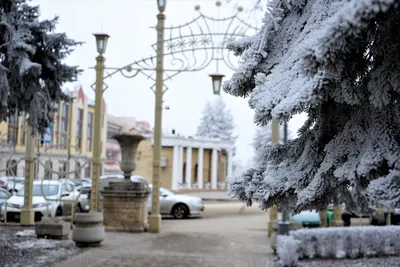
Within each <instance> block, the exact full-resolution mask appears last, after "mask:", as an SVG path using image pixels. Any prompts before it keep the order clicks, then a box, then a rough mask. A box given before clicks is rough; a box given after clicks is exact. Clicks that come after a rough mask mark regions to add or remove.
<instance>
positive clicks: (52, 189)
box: [17, 184, 59, 197]
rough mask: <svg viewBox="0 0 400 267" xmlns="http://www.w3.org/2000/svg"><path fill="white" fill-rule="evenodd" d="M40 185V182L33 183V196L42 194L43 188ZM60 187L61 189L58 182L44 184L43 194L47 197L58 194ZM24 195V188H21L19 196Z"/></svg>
mask: <svg viewBox="0 0 400 267" xmlns="http://www.w3.org/2000/svg"><path fill="white" fill-rule="evenodd" d="M40 187H41V185H40V184H35V185H33V196H34V197H40V196H42V190H41V188H40ZM58 189H59V185H58V184H43V194H44V195H45V196H46V197H50V196H56V195H57V194H58ZM23 195H24V188H21V189H20V190H19V191H18V193H17V196H23Z"/></svg>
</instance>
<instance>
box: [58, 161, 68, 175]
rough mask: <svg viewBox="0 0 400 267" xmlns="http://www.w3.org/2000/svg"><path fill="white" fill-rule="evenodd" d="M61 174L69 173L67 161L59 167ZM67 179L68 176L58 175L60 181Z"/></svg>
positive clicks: (61, 162)
mask: <svg viewBox="0 0 400 267" xmlns="http://www.w3.org/2000/svg"><path fill="white" fill-rule="evenodd" d="M58 171H59V172H66V171H67V162H66V161H60V166H59V167H58ZM62 178H66V175H65V174H64V175H63V174H60V175H58V179H62Z"/></svg>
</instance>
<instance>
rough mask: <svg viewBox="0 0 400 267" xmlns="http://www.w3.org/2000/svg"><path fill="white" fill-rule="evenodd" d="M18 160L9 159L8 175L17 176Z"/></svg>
mask: <svg viewBox="0 0 400 267" xmlns="http://www.w3.org/2000/svg"><path fill="white" fill-rule="evenodd" d="M16 163H17V161H16V160H15V159H12V160H8V161H7V170H6V176H17V169H18V168H17V167H18V166H17V164H16Z"/></svg>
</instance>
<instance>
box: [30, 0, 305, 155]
mask: <svg viewBox="0 0 400 267" xmlns="http://www.w3.org/2000/svg"><path fill="white" fill-rule="evenodd" d="M33 3H34V4H39V5H40V9H41V15H42V18H52V17H54V16H55V15H57V16H59V17H60V19H59V24H58V26H57V31H58V32H66V33H67V35H68V36H69V37H70V38H73V39H75V40H77V41H82V42H84V43H85V44H83V45H82V46H80V47H78V48H77V49H76V51H75V52H74V53H73V54H72V55H71V56H70V57H69V58H68V60H67V62H68V63H69V64H72V65H79V66H80V67H81V68H82V69H83V70H84V73H83V74H82V75H81V76H80V77H79V83H78V84H81V85H82V88H83V90H84V92H85V94H86V95H88V96H89V98H92V99H94V93H93V90H92V89H91V88H90V86H91V85H92V84H93V83H94V81H95V73H94V70H92V69H89V68H90V67H93V66H94V65H95V57H96V54H97V52H96V45H95V39H94V37H93V35H92V34H93V33H97V32H104V33H107V34H109V35H110V36H111V38H110V39H109V42H108V47H107V51H106V53H105V57H106V67H110V68H120V67H122V66H125V65H127V64H130V63H133V62H135V61H137V60H140V59H142V58H146V57H149V56H154V55H155V53H154V50H153V49H152V47H151V45H152V44H154V43H155V41H156V31H155V30H154V29H151V28H150V27H151V26H155V25H156V22H157V19H156V15H157V13H158V10H157V2H156V1H155V0H35V1H33ZM236 3H237V4H238V5H240V6H243V7H244V9H245V11H244V12H242V13H241V16H240V17H241V18H243V19H244V21H246V22H247V23H249V24H251V25H253V26H256V27H259V26H260V24H261V19H262V16H263V14H262V13H261V12H252V13H251V14H250V13H249V12H248V11H247V9H249V8H250V7H251V5H252V3H253V1H251V0H245V1H236ZM196 5H200V11H202V12H203V13H204V14H205V15H207V16H210V17H219V18H223V17H226V16H231V15H232V14H233V13H234V12H235V10H236V9H235V5H234V4H229V5H227V4H225V3H223V5H222V6H221V7H220V8H217V7H216V5H215V1H212V0H200V1H199V0H197V1H191V0H168V3H167V9H166V12H165V14H166V16H167V17H166V26H171V25H174V26H177V25H180V24H184V23H186V22H189V21H191V20H192V19H193V18H195V17H197V16H198V13H197V12H196V11H195V10H194V7H195V6H196ZM204 25H205V24H201V25H200V27H201V28H202V30H203V32H207V29H206V27H204ZM196 27H197V28H196V29H194V28H193V30H194V31H196V32H199V29H200V28H199V27H198V26H196ZM226 27H227V24H226V23H222V22H220V23H209V28H210V31H209V32H222V31H224V30H225V29H226ZM248 34H254V30H253V31H250V30H249V32H248ZM167 35H168V34H167ZM168 38H169V36H166V39H168ZM165 49H166V51H168V49H167V47H165ZM215 57H217V55H215ZM204 59H205V54H204V53H203V52H199V53H197V54H196V60H197V63H196V64H198V65H199V64H200V63H199V62H200V61H201V60H204ZM165 62H166V63H165V64H166V66H171V58H170V57H169V58H166V59H165ZM192 62H193V60H192ZM172 67H174V66H172ZM175 68H176V65H175ZM109 71H110V70H108V72H109ZM215 72H216V63H215V62H212V63H210V65H209V66H208V67H207V68H205V69H203V70H200V71H195V72H185V73H180V74H179V75H177V76H176V77H174V78H173V79H172V80H170V81H167V82H166V86H168V88H169V90H168V91H167V92H166V93H165V95H164V101H165V105H168V106H169V107H170V109H169V110H166V111H165V112H164V113H163V129H164V130H165V131H171V130H172V129H175V130H176V131H177V132H178V133H180V134H183V135H192V134H194V133H195V132H196V128H197V126H198V123H199V119H200V117H201V112H202V110H203V107H204V105H205V103H206V102H207V101H208V100H211V99H212V98H213V94H212V84H211V78H210V77H209V76H208V75H209V74H211V73H215ZM218 72H220V73H222V74H224V75H226V77H225V79H228V78H229V77H230V76H231V75H232V73H233V72H232V70H231V69H230V68H229V67H227V66H225V65H224V64H223V63H220V64H219V68H218ZM106 83H107V85H108V86H109V88H108V89H107V91H106V92H105V95H104V97H105V101H106V103H107V105H108V113H109V114H112V115H116V116H134V117H136V118H137V120H145V121H149V122H150V124H151V125H154V93H153V92H152V91H151V90H150V89H149V88H150V87H151V86H153V84H154V82H153V81H151V80H149V79H147V78H146V76H144V75H142V74H139V75H137V76H136V77H135V78H132V79H129V78H125V77H124V76H122V75H121V74H119V73H117V74H115V75H113V77H112V78H111V79H109V80H107V81H106ZM78 84H73V85H68V87H69V88H71V89H73V88H74V87H75V86H77V85H78ZM223 98H224V100H225V102H226V104H227V106H228V108H230V109H231V111H232V114H233V116H234V118H235V124H236V126H237V129H236V131H237V133H238V134H239V138H238V141H237V156H238V157H239V158H240V159H241V160H242V161H243V162H244V163H245V162H247V160H248V159H249V158H251V157H252V154H253V148H252V147H251V142H252V138H253V134H254V130H255V126H254V124H253V119H252V118H253V111H252V110H251V109H250V108H249V107H248V103H247V101H248V100H247V99H241V98H235V97H233V96H230V95H227V94H225V93H223ZM303 121H304V116H297V117H295V118H294V119H293V120H292V121H291V122H290V128H291V130H292V131H293V132H295V131H296V130H297V129H298V128H299V126H300V125H301V124H302V123H303Z"/></svg>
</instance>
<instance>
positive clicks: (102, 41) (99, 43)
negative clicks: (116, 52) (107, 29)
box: [94, 33, 110, 55]
mask: <svg viewBox="0 0 400 267" xmlns="http://www.w3.org/2000/svg"><path fill="white" fill-rule="evenodd" d="M94 36H95V37H96V47H97V52H98V53H99V54H100V55H102V54H104V53H105V52H106V49H107V42H108V38H109V37H110V36H109V35H108V34H105V33H95V34H94Z"/></svg>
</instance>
